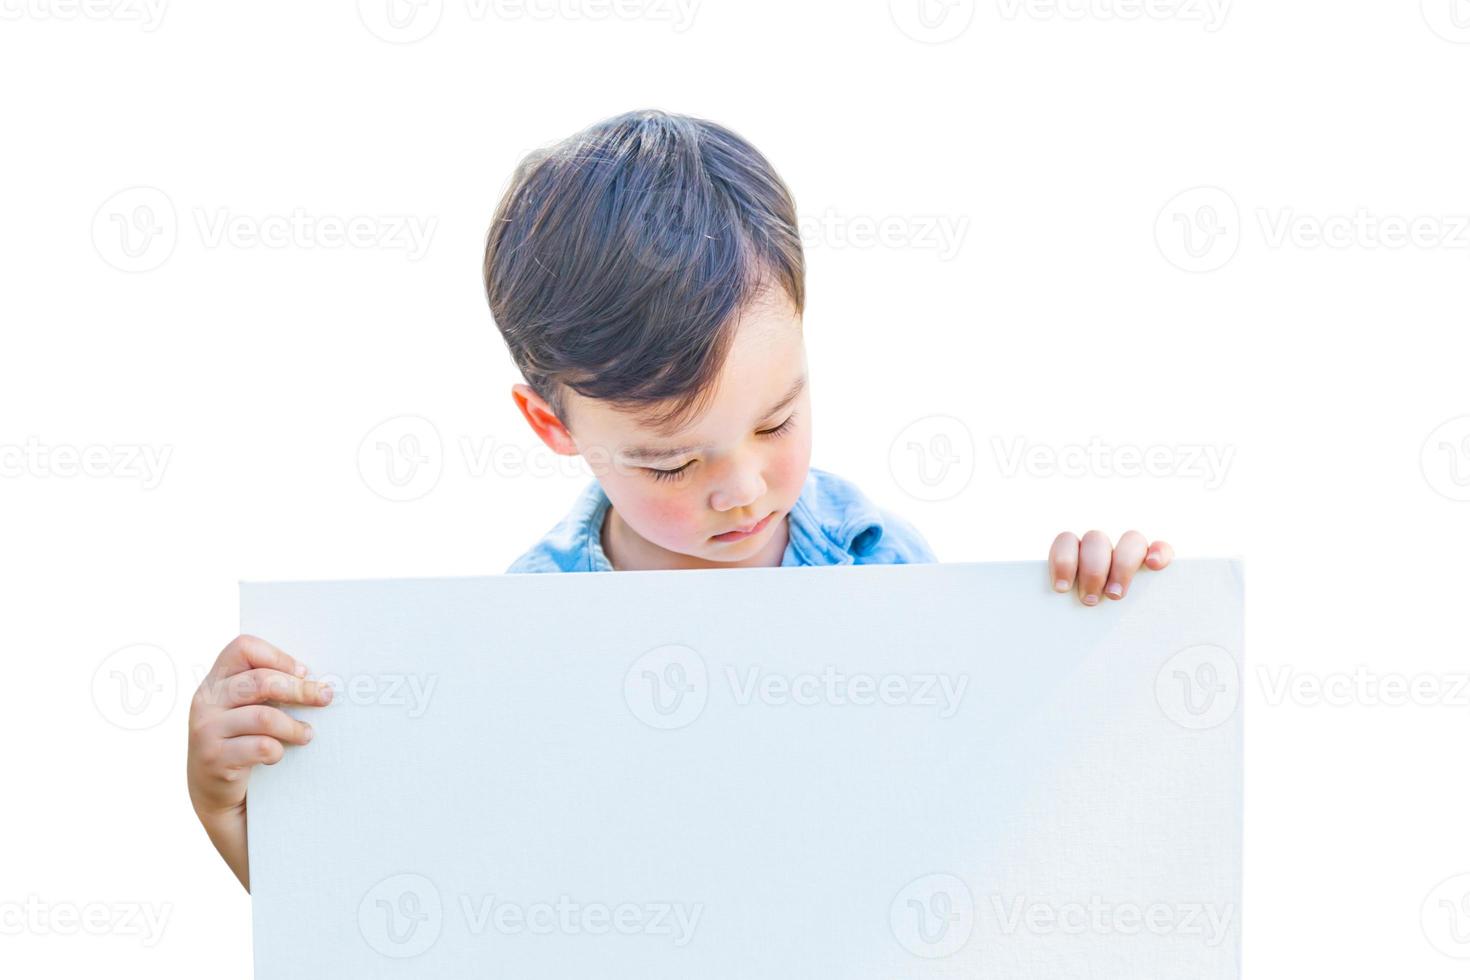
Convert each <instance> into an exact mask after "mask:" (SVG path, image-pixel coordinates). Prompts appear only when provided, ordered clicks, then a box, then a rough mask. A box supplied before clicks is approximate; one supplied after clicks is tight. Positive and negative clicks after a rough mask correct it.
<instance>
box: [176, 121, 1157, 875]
mask: <svg viewBox="0 0 1470 980" xmlns="http://www.w3.org/2000/svg"><path fill="white" fill-rule="evenodd" d="M485 285H486V290H487V293H488V297H489V301H490V309H491V312H492V313H493V315H494V317H495V322H496V325H497V326H498V327H499V329H500V331H501V334H502V335H503V337H504V338H505V341H506V345H507V346H508V347H509V349H510V353H511V356H512V357H513V358H514V359H515V362H516V365H517V366H518V367H519V368H520V370H521V373H522V375H523V376H524V378H525V381H526V383H524V384H517V385H514V386H513V388H512V396H513V398H514V399H515V403H516V406H517V408H518V409H519V410H520V411H521V414H522V415H524V416H525V418H526V421H527V422H528V423H529V424H530V426H531V428H532V429H534V430H535V432H536V434H537V435H538V436H539V437H540V438H541V440H542V441H543V442H545V443H546V445H547V446H548V447H550V448H551V450H552V451H553V452H556V453H559V454H564V455H571V454H579V455H581V456H583V457H584V458H585V459H586V460H587V462H588V464H589V465H590V466H591V468H592V470H593V473H594V475H595V476H596V479H595V480H593V481H592V482H591V483H590V484H589V485H588V487H587V488H586V490H584V491H583V492H582V494H581V495H580V497H579V498H578V500H577V501H576V504H575V505H574V506H573V508H572V509H571V511H570V513H568V514H567V516H566V517H565V518H564V519H563V520H562V521H561V522H560V523H558V524H557V525H556V526H555V527H554V528H552V529H551V531H550V532H548V533H547V534H546V535H545V536H544V537H543V538H542V539H541V540H540V541H539V542H537V543H536V544H535V546H533V547H532V548H531V549H530V550H528V551H526V552H525V553H524V554H522V555H521V556H520V557H519V558H517V559H516V561H515V562H514V563H512V565H511V566H510V568H509V569H508V571H509V572H515V573H522V572H525V573H534V572H590V571H614V570H622V571H628V570H637V569H679V568H734V567H757V566H760V567H764V566H775V565H846V564H877V563H883V564H901V563H909V562H932V561H934V560H935V557H934V554H933V552H932V551H931V550H930V549H929V546H928V544H927V543H926V542H925V541H924V539H923V537H922V536H921V535H920V534H919V533H918V531H916V530H915V529H914V528H913V527H912V526H911V525H910V524H908V523H907V522H906V521H904V520H903V519H901V518H899V517H897V516H896V515H894V514H891V513H888V512H887V511H884V510H881V509H879V508H877V507H875V506H874V505H873V504H872V503H871V502H870V501H868V499H867V498H866V497H865V496H864V495H863V494H862V492H861V491H860V490H858V489H857V487H855V486H853V485H852V484H851V483H849V482H847V481H846V480H843V479H842V478H841V477H839V476H836V475H835V474H832V473H828V472H825V471H822V470H818V469H813V468H812V467H811V466H810V459H811V446H812V382H811V378H810V376H809V373H808V370H807V363H806V355H805V350H804V345H803V341H802V319H801V318H802V310H803V307H804V302H805V263H804V260H803V256H802V249H801V241H800V237H799V234H798V231H797V217H796V208H795V204H794V203H793V201H792V198H791V194H790V192H789V191H788V190H787V189H786V186H785V184H784V183H782V181H781V179H780V177H778V176H777V175H776V173H775V171H774V170H773V169H772V168H771V166H770V164H769V163H768V162H767V161H766V159H765V158H764V157H763V156H761V154H760V153H759V152H758V151H757V150H756V149H755V148H754V147H753V146H751V145H750V144H749V143H747V142H746V141H745V140H743V139H741V138H740V137H739V136H737V135H736V134H734V133H732V132H731V131H729V130H728V129H725V128H723V127H721V126H718V125H715V124H714V123H710V122H707V121H705V120H701V119H694V118H690V117H687V116H677V115H670V114H667V113H663V112H657V111H642V112H631V113H627V114H624V115H621V116H617V117H615V118H613V119H609V120H606V121H604V122H602V123H598V124H597V125H594V126H592V127H590V128H589V129H587V130H584V131H583V132H581V133H578V134H576V135H574V136H572V137H570V138H568V139H566V140H564V141H562V142H561V143H559V144H557V145H555V146H553V147H551V148H549V149H545V150H540V151H537V152H534V153H532V154H531V155H530V156H528V157H527V158H526V159H525V160H524V161H522V163H521V164H520V166H519V167H518V168H517V169H516V173H515V175H514V177H513V179H512V181H511V186H510V188H509V189H508V190H507V191H506V193H505V195H504V197H503V199H502V200H501V203H500V207H499V209H498V210H497V212H496V215H495V219H494V222H493V223H492V225H491V229H490V234H489V239H488V242H487V245H486V251H485ZM1171 557H1172V550H1171V549H1170V547H1169V545H1167V544H1166V543H1164V542H1162V541H1159V542H1154V543H1153V544H1149V542H1148V541H1147V539H1145V538H1144V537H1143V536H1142V535H1141V534H1139V533H1138V532H1136V531H1129V532H1128V533H1127V534H1125V535H1123V537H1122V538H1121V539H1120V540H1119V542H1118V545H1117V547H1116V549H1115V548H1113V547H1112V545H1111V544H1110V543H1109V541H1108V539H1107V538H1106V537H1105V536H1104V535H1103V534H1101V533H1100V532H1098V531H1089V532H1088V533H1087V534H1086V535H1085V536H1084V537H1083V538H1082V539H1081V540H1080V541H1079V540H1078V539H1077V537H1076V536H1074V535H1072V534H1071V533H1063V534H1061V535H1058V537H1057V538H1056V540H1055V541H1054V542H1053V544H1052V548H1051V554H1050V561H1049V569H1050V575H1051V581H1052V583H1053V587H1054V588H1055V589H1056V591H1057V592H1060V593H1065V592H1069V591H1071V589H1072V588H1073V586H1074V584H1075V586H1076V588H1077V591H1078V594H1079V595H1080V596H1081V598H1082V601H1083V602H1084V603H1085V604H1087V605H1096V604H1098V602H1100V601H1101V598H1102V597H1103V596H1107V597H1109V598H1112V599H1121V598H1122V597H1123V596H1124V595H1125V594H1126V593H1127V589H1128V585H1129V582H1130V581H1131V580H1132V578H1133V575H1134V573H1135V572H1136V571H1137V570H1138V569H1139V568H1140V567H1143V566H1145V565H1146V566H1147V567H1149V568H1152V569H1161V568H1163V567H1165V566H1166V565H1167V564H1168V563H1169V560H1170V558H1171ZM306 673H307V670H306V667H305V666H304V665H302V664H300V663H298V662H297V661H296V660H294V659H293V658H291V657H290V656H288V655H287V654H285V653H283V652H281V651H280V650H278V649H276V648H275V647H273V646H271V645H270V644H269V643H266V642H265V641H263V640H261V639H259V638H257V637H249V636H241V637H237V638H236V639H235V640H234V641H232V642H231V643H230V644H229V646H227V647H225V649H224V651H223V652H222V653H221V654H220V656H219V659H218V660H217V661H216V663H215V665H214V667H213V669H212V670H211V672H210V674H209V676H208V677H206V678H205V680H204V682H203V683H202V684H201V685H200V687H199V691H198V692H197V693H196V694H195V696H194V702H193V705H192V707H191V710H190V730H189V732H190V734H189V792H190V798H191V800H192V801H193V804H194V810H195V813H196V814H197V815H198V817H199V820H200V822H201V823H203V825H204V827H205V830H206V832H207V833H208V834H209V837H210V840H211V841H213V843H214V845H215V847H216V848H217V849H218V850H219V852H220V854H221V855H222V856H223V857H224V859H225V861H226V862H227V863H228V864H229V866H230V868H231V869H232V870H233V871H234V872H235V874H236V875H237V876H238V877H239V879H240V881H241V883H242V884H243V885H245V887H246V888H247V889H248V888H249V887H250V880H249V868H248V861H247V856H246V832H245V797H246V782H247V780H248V778H249V773H250V769H251V768H253V767H254V766H255V765H256V764H259V763H264V764H266V765H271V764H274V763H275V762H277V761H279V760H280V758H281V757H282V755H283V754H284V752H285V745H286V744H296V745H300V744H305V743H306V742H308V741H310V739H311V729H310V726H308V725H306V724H305V723H303V722H300V721H297V720H296V719H294V718H291V717H290V716H289V715H287V714H286V713H285V712H284V711H282V710H280V709H279V708H277V707H274V706H272V705H271V704H268V703H267V702H275V703H280V704H303V705H324V704H327V703H329V702H330V700H331V690H330V689H329V688H327V687H326V686H325V685H323V684H319V683H316V682H314V681H310V680H307V679H306Z"/></svg>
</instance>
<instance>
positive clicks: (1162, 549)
mask: <svg viewBox="0 0 1470 980" xmlns="http://www.w3.org/2000/svg"><path fill="white" fill-rule="evenodd" d="M1173 560H1174V549H1173V548H1172V547H1170V546H1169V542H1167V541H1155V542H1154V543H1153V544H1151V545H1149V546H1148V557H1147V558H1145V559H1144V564H1146V565H1147V566H1148V567H1149V568H1152V569H1153V570H1154V571H1158V570H1159V569H1161V568H1167V567H1168V566H1169V562H1171V561H1173Z"/></svg>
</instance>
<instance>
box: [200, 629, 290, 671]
mask: <svg viewBox="0 0 1470 980" xmlns="http://www.w3.org/2000/svg"><path fill="white" fill-rule="evenodd" d="M252 667H269V668H270V669H271V670H279V671H280V672H281V673H283V674H294V675H296V676H297V677H305V676H306V664H303V663H300V662H299V661H297V660H296V659H295V658H294V657H291V656H289V655H288V654H286V653H284V652H283V651H281V650H280V649H278V648H276V647H275V646H272V645H271V644H269V643H267V642H266V641H264V640H262V639H261V638H260V637H258V636H251V635H250V634H248V633H242V634H240V635H239V636H237V637H235V638H234V639H233V640H231V641H230V642H229V643H228V644H227V645H226V646H225V648H224V649H223V650H221V651H220V654H219V657H218V658H216V659H215V662H214V669H213V670H211V671H210V673H211V674H213V675H214V676H215V677H229V676H230V675H232V674H238V673H240V672H241V671H246V670H249V669H250V668H252Z"/></svg>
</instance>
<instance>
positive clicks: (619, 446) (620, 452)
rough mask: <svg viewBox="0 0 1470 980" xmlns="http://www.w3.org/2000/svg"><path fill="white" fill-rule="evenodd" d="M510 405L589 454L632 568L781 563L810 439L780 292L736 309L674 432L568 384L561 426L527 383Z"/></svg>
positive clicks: (800, 374) (791, 326)
mask: <svg viewBox="0 0 1470 980" xmlns="http://www.w3.org/2000/svg"><path fill="white" fill-rule="evenodd" d="M516 401H517V403H518V404H519V405H520V406H521V410H522V412H523V413H525V415H526V418H527V420H528V421H530V423H531V425H532V427H533V428H535V429H536V431H537V433H538V434H539V435H540V436H541V438H542V439H543V440H544V441H545V442H546V444H547V445H548V446H550V447H551V448H552V449H553V450H554V451H556V452H560V453H567V454H570V453H580V454H581V455H582V456H583V457H584V458H586V459H587V461H588V463H589V465H590V466H591V467H592V469H593V472H594V473H595V474H596V475H597V478H598V481H599V482H600V483H601V484H602V488H603V490H604V492H606V493H607V496H608V499H609V500H610V501H611V502H612V509H613V514H612V515H611V516H610V517H609V519H608V520H609V524H608V537H609V538H611V539H613V540H615V541H616V542H617V544H618V547H619V550H620V551H621V552H622V553H623V554H624V555H625V556H630V557H633V558H634V560H635V561H636V567H653V568H690V567H696V568H697V567H719V566H728V565H732V564H737V565H739V564H772V565H775V564H780V559H781V554H780V549H782V548H784V543H785V540H786V534H785V532H786V526H785V517H786V515H787V513H789V512H790V510H791V507H792V506H793V505H794V504H795V503H796V499H797V498H798V497H799V496H801V490H802V486H803V484H804V483H805V482H806V477H807V471H808V467H809V465H810V462H811V446H812V428H811V394H810V385H809V384H808V383H807V382H806V349H805V345H804V343H803V341H802V333H801V318H800V317H799V316H798V315H797V313H796V311H795V309H794V308H793V307H792V305H791V303H790V300H789V299H788V298H787V297H786V296H785V294H784V293H781V292H779V291H774V292H769V293H767V294H766V295H765V296H764V297H762V298H761V299H760V300H758V301H757V302H755V303H752V304H751V305H750V306H748V307H747V308H746V309H745V310H744V311H742V313H741V315H740V323H739V325H738V326H737V328H736V333H735V336H734V338H733V340H732V342H731V345H730V351H729V354H728V356H727V358H726V360H725V364H724V366H723V367H722V369H721V371H720V376H719V380H718V382H717V388H716V390H715V392H714V395H713V396H712V398H711V399H710V401H709V404H708V407H707V408H706V409H705V411H704V413H703V414H702V415H701V416H699V417H698V418H696V419H694V420H693V421H691V422H689V423H687V424H686V425H685V427H684V428H683V429H682V430H680V431H679V432H677V433H674V434H673V435H660V434H658V433H657V432H656V431H655V430H653V429H651V428H645V427H644V426H642V425H640V424H639V423H638V422H636V421H635V420H634V419H633V417H632V416H631V415H628V414H624V413H622V412H619V411H617V410H615V409H612V408H610V407H609V406H608V405H607V404H606V403H604V402H600V401H597V400H595V399H590V398H586V397H584V396H581V395H578V394H577V393H576V392H572V391H568V392H567V409H566V415H567V417H568V419H569V422H568V424H567V425H566V426H563V425H562V423H561V422H560V420H557V419H556V418H555V416H553V415H551V413H550V410H549V408H547V407H546V405H545V402H543V401H541V399H540V398H538V397H537V396H536V395H535V393H534V392H531V390H530V389H529V387H527V386H525V385H517V386H516ZM538 409H539V410H538ZM767 517H769V520H765V523H764V525H763V526H761V527H760V529H759V530H758V531H756V533H754V534H748V535H745V536H743V537H732V536H731V535H729V534H728V533H727V532H732V531H739V530H741V529H745V528H749V527H750V526H751V525H754V524H756V523H757V522H760V521H762V520H763V519H765V518H767ZM619 522H620V523H619ZM615 524H616V527H614V525H615ZM615 531H616V533H614V532H615ZM610 557H613V556H612V555H610ZM614 562H615V563H618V561H617V558H616V557H614ZM629 564H633V562H629Z"/></svg>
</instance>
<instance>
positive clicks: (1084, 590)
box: [1077, 531, 1113, 606]
mask: <svg viewBox="0 0 1470 980" xmlns="http://www.w3.org/2000/svg"><path fill="white" fill-rule="evenodd" d="M1112 563H1113V546H1112V544H1111V543H1110V542H1109V541H1108V536H1107V535H1106V534H1103V533H1102V532H1101V531H1088V532H1087V533H1086V534H1084V535H1082V545H1081V547H1080V548H1079V549H1078V559H1077V591H1078V593H1080V594H1081V596H1082V601H1083V602H1084V603H1085V604H1087V605H1089V606H1095V605H1097V604H1098V602H1099V601H1100V596H1101V595H1102V587H1103V583H1104V582H1105V581H1107V577H1108V567H1109V566H1110V565H1112Z"/></svg>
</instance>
